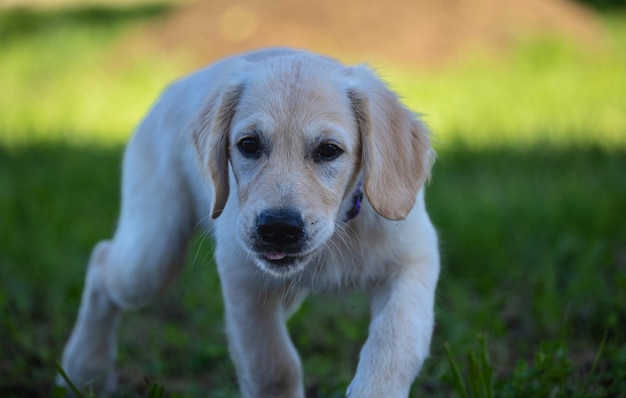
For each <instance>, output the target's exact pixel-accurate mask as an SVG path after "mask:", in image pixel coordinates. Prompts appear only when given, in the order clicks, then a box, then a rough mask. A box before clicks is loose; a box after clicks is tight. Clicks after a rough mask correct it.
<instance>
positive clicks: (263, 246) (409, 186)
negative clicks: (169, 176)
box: [194, 54, 431, 276]
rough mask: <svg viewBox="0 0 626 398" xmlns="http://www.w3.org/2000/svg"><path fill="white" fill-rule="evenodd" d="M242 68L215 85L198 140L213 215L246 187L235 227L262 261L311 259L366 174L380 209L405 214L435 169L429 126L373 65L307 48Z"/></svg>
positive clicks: (397, 216) (273, 266)
mask: <svg viewBox="0 0 626 398" xmlns="http://www.w3.org/2000/svg"><path fill="white" fill-rule="evenodd" d="M239 77H240V79H239V81H236V82H233V84H231V85H228V86H227V87H221V86H218V87H217V89H216V90H215V92H213V93H212V94H211V95H210V96H209V99H208V101H207V104H206V106H205V108H204V110H203V112H202V113H201V114H200V116H199V118H198V120H197V122H196V126H195V129H196V130H195V133H194V140H195V145H196V150H197V154H198V158H199V161H200V165H201V167H202V171H203V172H204V173H205V174H207V175H210V177H211V180H212V182H213V192H214V198H213V212H212V217H213V218H216V217H219V216H220V214H221V213H222V211H223V210H224V207H225V206H226V202H227V200H228V197H229V195H231V194H232V195H236V196H237V198H238V199H239V207H240V208H239V211H238V212H237V221H236V225H233V228H236V231H237V236H238V239H239V240H240V241H241V244H242V246H243V247H244V248H245V250H246V251H247V252H248V253H249V254H250V255H251V256H252V257H253V258H254V259H255V261H256V263H257V265H258V266H259V267H260V268H261V269H263V270H265V271H267V272H269V273H271V274H273V275H275V276H287V275H290V274H293V273H294V272H297V271H299V270H301V269H302V268H303V267H304V266H306V264H307V263H308V262H310V260H311V259H312V257H313V256H314V255H315V254H316V253H317V252H319V251H320V250H321V249H323V248H324V247H325V245H326V244H327V242H328V240H329V239H330V237H331V236H332V235H333V234H334V232H335V228H336V225H338V224H339V223H341V222H343V221H345V219H346V215H347V213H348V211H349V210H350V208H351V206H352V202H353V195H354V193H355V188H356V186H357V185H358V183H359V181H358V180H359V179H360V178H362V179H363V192H364V196H365V198H366V200H367V201H368V203H369V204H370V205H371V207H372V208H373V209H374V210H375V211H376V212H377V213H378V214H379V215H380V216H382V217H384V218H388V219H392V220H401V219H403V218H405V217H406V216H407V214H408V213H409V212H410V211H411V209H412V208H413V206H414V204H415V199H416V195H417V193H418V191H419V189H420V188H421V187H422V185H423V183H424V181H425V179H426V178H427V177H428V174H429V170H430V153H431V152H430V145H429V140H428V131H427V129H426V128H425V127H424V125H423V124H422V123H421V122H420V121H419V120H418V119H417V118H416V117H415V115H413V114H412V113H411V112H410V111H408V110H407V109H406V108H405V107H403V106H402V105H401V104H400V103H399V102H398V99H397V97H396V96H395V95H394V94H393V93H392V92H391V91H390V90H389V89H388V88H387V87H386V86H385V85H384V83H382V82H381V81H380V80H379V79H378V78H377V77H376V75H375V74H374V73H373V72H371V71H370V70H369V69H367V68H366V67H351V68H348V67H344V66H342V65H340V64H338V63H335V62H333V61H330V60H328V59H326V58H323V57H318V56H312V55H302V54H298V55H294V56H293V57H279V58H276V59H274V60H272V61H271V62H270V61H268V62H265V63H260V64H253V65H252V66H251V67H250V68H249V69H248V70H247V71H246V72H245V73H242V75H241V76H239ZM229 163H230V167H231V169H232V171H233V174H234V179H235V181H236V184H231V182H230V178H229ZM233 185H234V186H233Z"/></svg>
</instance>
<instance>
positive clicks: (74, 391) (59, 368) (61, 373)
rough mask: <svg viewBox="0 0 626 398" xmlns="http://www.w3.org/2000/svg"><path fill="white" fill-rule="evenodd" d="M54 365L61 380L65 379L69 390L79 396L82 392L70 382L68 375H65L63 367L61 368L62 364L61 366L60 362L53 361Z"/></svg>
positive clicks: (79, 397)
mask: <svg viewBox="0 0 626 398" xmlns="http://www.w3.org/2000/svg"><path fill="white" fill-rule="evenodd" d="M55 365H56V368H57V371H58V372H59V374H60V375H61V377H62V378H63V380H65V382H66V383H67V385H68V387H69V388H70V390H72V393H74V395H75V396H76V397H78V398H81V397H82V396H83V394H82V393H81V392H80V390H79V389H78V388H77V387H76V386H75V385H74V383H72V380H70V377H69V376H68V375H67V373H65V369H63V366H61V363H59V361H55Z"/></svg>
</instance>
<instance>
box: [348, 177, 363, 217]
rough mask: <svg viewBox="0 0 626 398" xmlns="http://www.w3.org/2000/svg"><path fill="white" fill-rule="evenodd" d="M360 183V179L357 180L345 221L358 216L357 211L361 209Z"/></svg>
mask: <svg viewBox="0 0 626 398" xmlns="http://www.w3.org/2000/svg"><path fill="white" fill-rule="evenodd" d="M361 185H363V184H362V181H361V180H359V182H358V184H356V189H355V190H354V193H353V194H352V207H351V208H350V210H348V213H347V214H346V215H347V220H346V221H350V220H352V219H353V218H354V217H356V216H358V215H359V212H360V211H361V202H362V201H363V191H362V190H361Z"/></svg>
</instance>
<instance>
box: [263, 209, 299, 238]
mask: <svg viewBox="0 0 626 398" xmlns="http://www.w3.org/2000/svg"><path fill="white" fill-rule="evenodd" d="M256 229H257V233H258V234H259V236H260V237H261V239H263V242H265V243H269V244H272V245H276V246H280V247H284V246H290V245H294V244H297V243H298V242H299V241H300V240H301V239H302V237H303V236H304V220H303V219H302V215H300V213H298V212H296V211H294V210H290V209H275V210H267V211H264V212H262V213H261V214H259V216H258V218H257V221H256Z"/></svg>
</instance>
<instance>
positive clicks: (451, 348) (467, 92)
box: [0, 6, 626, 398]
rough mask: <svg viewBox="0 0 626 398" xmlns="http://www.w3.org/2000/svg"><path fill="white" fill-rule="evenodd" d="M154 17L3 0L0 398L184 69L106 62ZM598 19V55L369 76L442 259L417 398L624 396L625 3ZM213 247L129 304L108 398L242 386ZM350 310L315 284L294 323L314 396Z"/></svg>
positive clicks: (351, 302)
mask: <svg viewBox="0 0 626 398" xmlns="http://www.w3.org/2000/svg"><path fill="white" fill-rule="evenodd" d="M165 11H166V10H165V9H163V8H160V7H156V8H155V7H153V6H142V7H138V8H130V9H123V10H97V9H91V10H85V11H73V12H63V11H61V12H52V13H44V14H39V13H34V14H33V13H27V12H22V13H15V12H9V11H1V10H0V109H2V111H1V112H0V314H1V316H0V374H1V375H2V376H1V377H0V396H2V397H5V396H6V397H24V396H47V395H50V394H51V391H52V380H53V378H54V374H55V360H57V359H58V358H59V357H60V351H61V349H62V347H63V344H64V342H65V340H66V338H67V336H68V334H69V332H70V329H71V326H72V324H73V321H74V317H75V315H76V309H77V306H78V301H79V298H80V294H81V289H82V280H83V276H84V269H85V263H86V260H87V258H88V256H89V253H90V250H91V247H92V246H93V245H94V244H95V243H96V242H97V241H98V240H100V239H103V238H106V237H109V236H110V235H111V234H112V232H113V230H114V227H115V222H116V216H117V210H118V197H119V194H118V185H119V174H120V160H121V153H122V150H123V143H124V141H125V140H126V138H127V137H128V135H129V133H130V131H131V130H132V128H133V126H134V125H135V124H136V122H137V121H138V120H139V118H140V117H141V116H142V115H143V114H144V112H145V111H146V109H147V108H148V107H149V105H150V104H151V102H152V101H153V100H154V98H155V97H156V95H157V94H158V92H159V91H160V90H161V89H162V88H163V87H164V85H165V84H167V82H169V81H170V80H171V79H172V78H174V77H176V76H179V75H181V74H182V73H184V72H185V71H186V68H187V66H186V64H185V63H184V60H182V59H181V60H179V59H177V58H167V59H165V57H163V58H158V59H155V58H154V57H152V58H151V57H150V56H136V57H132V58H131V60H130V61H124V62H121V61H120V60H119V59H118V57H116V56H112V55H111V54H116V52H115V48H116V46H117V45H119V43H120V42H122V41H123V38H124V37H125V34H127V33H128V31H129V30H130V29H132V28H134V27H135V26H137V25H138V24H141V23H143V22H144V21H147V20H149V19H150V18H152V17H153V16H155V15H158V14H159V13H161V12H165ZM605 22H606V26H607V30H608V31H609V37H610V41H609V42H607V43H606V44H605V46H603V47H602V48H597V49H580V48H577V47H576V46H574V45H573V44H571V43H564V42H562V41H558V40H556V39H545V40H541V41H534V42H532V43H524V44H523V45H521V47H520V49H519V50H517V51H515V52H514V53H513V54H510V55H509V56H507V57H503V58H501V59H499V60H496V61H494V60H488V59H486V58H475V59H473V60H469V61H467V62H466V63H463V64H460V65H457V66H454V67H450V68H447V69H445V70H441V71H420V72H410V73H409V72H407V71H403V70H394V69H393V68H390V69H388V72H387V73H386V72H385V70H383V71H382V74H383V75H386V77H387V78H388V79H389V80H390V81H391V83H392V85H393V86H394V87H395V88H396V89H397V90H398V91H400V92H401V94H402V95H403V97H404V98H405V101H406V102H407V104H409V105H410V106H411V107H412V108H414V109H416V110H419V111H421V112H424V113H425V117H426V120H427V121H428V122H429V123H430V125H431V126H432V127H433V130H434V131H435V132H436V140H437V150H438V152H439V158H438V161H437V164H436V167H435V171H434V176H433V179H432V181H431V183H430V186H429V188H428V203H429V209H430V212H431V215H432V218H433V220H434V222H435V224H436V225H437V227H438V229H439V232H440V236H441V251H442V260H443V270H442V275H441V282H440V285H439V290H438V295H437V298H438V301H437V330H436V332H435V336H434V341H433V345H432V357H431V359H430V360H429V361H428V362H427V364H426V366H425V369H424V371H423V372H422V374H421V375H420V377H419V379H418V381H417V383H416V385H415V387H414V394H415V395H416V396H417V395H428V394H430V395H431V396H462V397H468V398H469V397H479V396H489V395H490V394H491V396H494V397H495V396H497V397H589V396H592V397H620V396H621V397H624V396H626V338H625V335H624V330H626V212H625V203H626V178H625V177H624V176H625V171H626V95H624V93H626V73H625V72H624V71H625V70H626V53H624V51H619V50H618V49H620V48H621V49H623V48H624V46H626V16H621V17H618V16H613V17H606V18H605ZM211 249H212V242H210V241H207V240H203V239H201V238H200V237H198V238H197V239H196V241H195V242H194V245H193V246H192V247H191V248H190V251H189V256H188V266H187V268H186V270H185V271H184V273H183V275H182V276H181V278H180V280H179V281H178V283H177V284H176V285H175V286H174V287H173V288H172V289H171V291H170V292H168V294H166V295H165V296H164V297H162V298H161V299H160V300H158V302H156V303H155V305H153V306H150V307H148V308H146V309H144V310H141V311H138V312H136V313H133V314H132V315H131V316H128V317H126V318H125V320H124V322H123V324H122V328H121V334H120V353H119V370H120V377H121V384H122V389H121V390H120V391H119V393H118V396H130V397H134V396H147V395H148V390H149V387H150V385H151V384H153V383H158V384H160V385H163V386H164V387H165V390H166V393H167V395H168V396H185V397H187V396H189V397H193V396H210V397H234V396H238V393H237V389H236V382H235V379H234V370H233V367H232V365H231V363H230V361H229V359H228V353H227V350H226V345H225V339H224V335H223V331H222V330H223V322H222V317H221V313H222V306H221V297H220V294H219V282H218V279H217V273H216V270H215V268H214V266H213V263H212V255H211ZM367 322H368V319H367V308H366V305H365V302H364V300H363V297H361V296H360V295H359V294H354V295H351V296H348V297H347V298H346V299H345V300H337V299H336V298H332V297H330V298H329V297H317V298H311V299H309V301H308V302H307V303H306V304H305V305H304V307H303V308H302V310H301V311H300V312H299V313H298V314H297V315H296V316H295V317H294V318H293V319H292V320H291V321H290V330H291V332H292V337H293V339H294V341H295V343H296V345H297V347H298V348H299V350H300V352H301V355H302V357H303V362H304V366H305V374H306V385H307V391H308V393H309V396H310V397H341V396H342V394H343V392H344V391H345V388H346V387H347V385H348V383H349V381H350V377H351V375H352V372H353V371H354V368H355V366H356V363H357V359H358V350H359V348H360V345H361V344H362V342H363V341H364V339H365V337H366V332H367ZM446 348H447V349H446ZM485 351H487V352H488V355H486V354H485ZM455 369H458V373H456V372H455Z"/></svg>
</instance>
